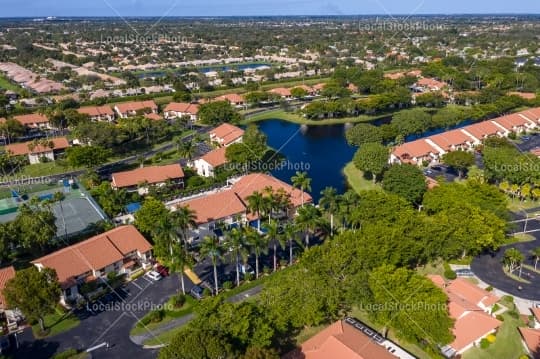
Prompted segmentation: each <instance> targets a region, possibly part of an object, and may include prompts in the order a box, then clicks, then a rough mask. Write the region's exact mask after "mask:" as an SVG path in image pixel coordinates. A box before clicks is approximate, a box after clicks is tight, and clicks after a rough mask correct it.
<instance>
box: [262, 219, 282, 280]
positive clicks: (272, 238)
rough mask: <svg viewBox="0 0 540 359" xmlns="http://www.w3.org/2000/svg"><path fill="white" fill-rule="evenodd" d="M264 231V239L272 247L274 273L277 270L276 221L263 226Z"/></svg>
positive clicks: (277, 231)
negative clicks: (265, 238)
mask: <svg viewBox="0 0 540 359" xmlns="http://www.w3.org/2000/svg"><path fill="white" fill-rule="evenodd" d="M264 227H265V229H266V237H267V239H268V242H269V243H271V244H272V245H273V247H274V272H275V271H276V269H277V246H278V243H280V242H279V241H278V237H279V226H278V224H277V222H276V221H272V220H270V221H269V222H268V223H267V224H265V225H264ZM282 247H283V246H282Z"/></svg>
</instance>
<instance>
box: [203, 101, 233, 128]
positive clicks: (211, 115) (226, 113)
mask: <svg viewBox="0 0 540 359" xmlns="http://www.w3.org/2000/svg"><path fill="white" fill-rule="evenodd" d="M198 115H199V120H200V121H201V123H203V124H205V125H218V124H220V123H223V122H236V121H238V120H240V114H239V113H238V112H237V111H236V110H235V109H234V108H233V107H232V106H231V104H230V103H229V102H227V101H214V102H208V103H205V104H203V105H201V106H200V107H199V114H198Z"/></svg>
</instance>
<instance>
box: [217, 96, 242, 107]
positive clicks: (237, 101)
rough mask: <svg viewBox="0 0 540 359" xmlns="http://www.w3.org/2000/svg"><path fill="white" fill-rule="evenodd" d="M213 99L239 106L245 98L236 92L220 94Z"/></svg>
mask: <svg viewBox="0 0 540 359" xmlns="http://www.w3.org/2000/svg"><path fill="white" fill-rule="evenodd" d="M214 100H215V101H227V102H229V103H230V104H231V105H233V106H241V105H243V104H244V103H245V102H246V100H245V99H244V96H242V95H239V94H236V93H231V94H227V95H221V96H218V97H216V98H215V99H214Z"/></svg>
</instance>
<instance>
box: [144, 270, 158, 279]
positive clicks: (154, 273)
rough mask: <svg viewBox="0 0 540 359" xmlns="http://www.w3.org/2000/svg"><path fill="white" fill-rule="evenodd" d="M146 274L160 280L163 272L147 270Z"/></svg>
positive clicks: (147, 276)
mask: <svg viewBox="0 0 540 359" xmlns="http://www.w3.org/2000/svg"><path fill="white" fill-rule="evenodd" d="M144 276H145V277H146V278H148V279H150V280H153V281H158V280H160V279H161V274H159V273H158V272H156V271H153V270H151V271H148V272H146V273H145V274H144Z"/></svg>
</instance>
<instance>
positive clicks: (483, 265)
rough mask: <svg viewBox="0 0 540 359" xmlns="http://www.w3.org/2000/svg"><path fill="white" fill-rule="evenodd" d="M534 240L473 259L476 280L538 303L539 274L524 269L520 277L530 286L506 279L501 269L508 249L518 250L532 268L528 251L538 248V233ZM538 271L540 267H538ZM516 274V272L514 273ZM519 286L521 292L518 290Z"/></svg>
mask: <svg viewBox="0 0 540 359" xmlns="http://www.w3.org/2000/svg"><path fill="white" fill-rule="evenodd" d="M531 234H532V233H531ZM534 235H535V236H536V237H537V239H536V240H534V241H531V242H521V243H515V244H510V245H508V246H504V247H501V248H500V249H499V250H498V251H497V252H496V253H492V254H483V255H481V256H478V257H476V258H474V259H473V261H472V263H471V270H472V271H473V272H474V274H476V276H477V277H478V278H480V279H481V280H482V281H484V282H486V283H487V284H489V285H491V286H493V287H494V288H497V289H500V290H502V291H504V292H507V293H510V294H512V295H514V296H516V297H520V298H524V299H529V300H534V301H540V274H539V273H536V272H533V271H529V270H526V269H524V270H523V271H522V275H521V277H522V278H523V279H526V280H528V281H529V282H531V283H530V284H527V283H523V282H518V281H516V280H514V279H512V278H510V277H508V276H507V275H506V274H505V273H504V272H503V269H502V260H503V256H504V252H505V251H506V250H507V249H509V248H516V249H518V250H519V251H520V252H521V253H522V254H523V255H524V256H525V264H528V265H531V266H534V260H533V259H532V258H531V255H530V251H531V250H532V249H534V248H536V247H540V239H538V232H537V233H534ZM538 268H539V269H540V266H539V267H538ZM515 274H517V272H515ZM520 286H521V290H520V289H519V288H518V287H520Z"/></svg>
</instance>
